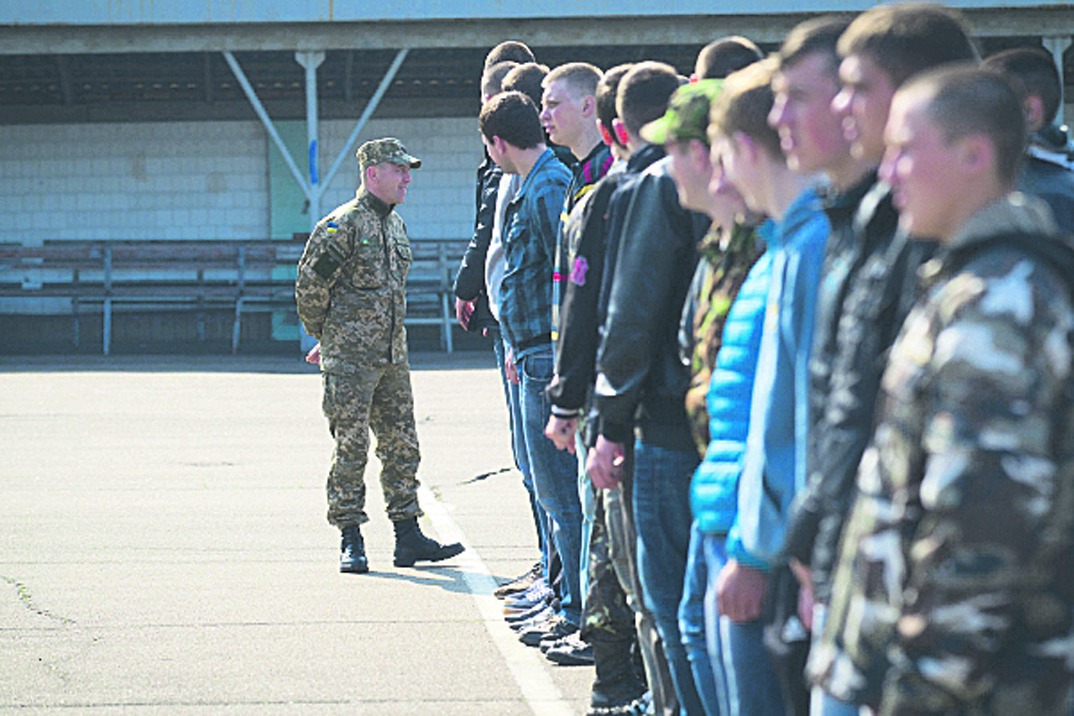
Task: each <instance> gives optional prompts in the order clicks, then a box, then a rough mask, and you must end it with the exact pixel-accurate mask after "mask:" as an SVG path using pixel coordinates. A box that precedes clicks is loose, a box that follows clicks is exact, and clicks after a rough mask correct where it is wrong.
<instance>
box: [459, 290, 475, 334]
mask: <svg viewBox="0 0 1074 716" xmlns="http://www.w3.org/2000/svg"><path fill="white" fill-rule="evenodd" d="M475 304H476V301H464V300H462V299H461V298H456V299H455V320H456V321H458V322H459V325H460V326H462V327H463V328H464V329H467V330H469V328H470V317H471V316H473V315H474V305H475Z"/></svg>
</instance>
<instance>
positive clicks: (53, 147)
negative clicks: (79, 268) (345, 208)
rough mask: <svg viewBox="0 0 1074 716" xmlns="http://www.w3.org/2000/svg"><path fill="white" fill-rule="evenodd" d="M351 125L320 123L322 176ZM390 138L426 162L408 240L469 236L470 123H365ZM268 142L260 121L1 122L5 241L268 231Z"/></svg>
mask: <svg viewBox="0 0 1074 716" xmlns="http://www.w3.org/2000/svg"><path fill="white" fill-rule="evenodd" d="M353 126H354V125H353V123H352V122H341V121H334V122H323V123H321V141H320V146H321V147H322V148H323V150H322V156H321V160H320V161H321V167H322V172H324V171H327V168H328V167H329V166H330V165H331V163H332V161H333V160H334V159H335V156H336V154H337V153H338V152H339V151H340V148H341V145H342V143H343V142H344V141H345V140H346V138H347V136H348V135H349V134H350V132H351V130H352V129H353ZM386 134H392V135H395V136H398V137H399V138H400V139H402V140H403V142H404V143H405V144H406V145H407V147H408V149H409V150H410V151H411V152H412V153H414V154H416V155H418V156H419V157H421V158H422V159H423V160H424V166H423V168H422V169H420V170H418V171H416V172H415V179H414V183H413V185H412V189H411V192H410V195H409V198H408V200H407V204H406V205H405V206H404V207H402V208H401V209H400V213H401V214H402V215H403V217H404V218H405V220H406V222H407V225H408V227H409V229H410V234H411V236H412V237H414V238H419V239H420V238H464V237H468V236H469V234H470V231H471V229H472V225H473V211H474V209H473V201H474V191H473V181H474V168H475V167H476V166H477V164H478V162H479V161H480V159H481V151H480V139H479V138H478V134H477V123H476V120H475V119H469V118H467V119H457V118H456V119H414V120H391V121H384V120H382V121H371V122H370V123H369V124H368V125H367V126H366V128H365V131H364V133H363V135H362V136H361V137H360V138H359V142H361V141H364V140H365V139H368V138H372V137H376V136H384V135H386ZM269 141H270V140H269V139H268V137H267V135H266V133H265V131H264V129H263V128H262V126H261V125H260V124H259V123H257V122H204V123H202V122H198V123H193V122H190V123H158V124H87V125H22V126H2V127H0V177H2V181H0V241H17V242H21V243H32V242H35V241H41V240H44V239H72V240H73V239H228V238H235V239H262V238H267V237H268V232H269V213H270V207H269V192H268V169H267V166H268V142H269ZM296 161H297V163H298V165H299V166H300V167H301V166H305V162H304V161H303V157H296ZM357 175H358V171H357V162H356V161H354V160H352V159H350V160H348V161H347V162H346V163H345V164H344V165H343V168H342V169H340V171H339V173H338V174H337V175H336V177H335V179H334V181H333V182H332V184H331V185H329V188H328V190H327V191H326V193H325V196H324V197H323V199H322V205H321V213H322V214H323V213H327V212H328V211H329V210H331V209H332V208H333V207H335V206H336V205H338V204H341V203H343V202H345V201H347V200H348V199H349V198H350V197H351V196H353V193H354V189H355V186H356V182H357Z"/></svg>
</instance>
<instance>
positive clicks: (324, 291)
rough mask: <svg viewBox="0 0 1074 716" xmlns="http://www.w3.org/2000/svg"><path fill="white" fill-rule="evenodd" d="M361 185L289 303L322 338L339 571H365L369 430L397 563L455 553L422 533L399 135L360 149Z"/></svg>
mask: <svg viewBox="0 0 1074 716" xmlns="http://www.w3.org/2000/svg"><path fill="white" fill-rule="evenodd" d="M357 156H358V162H359V166H360V168H361V174H362V186H361V187H359V189H358V191H357V193H356V195H355V198H354V199H353V200H352V201H349V202H347V203H346V204H343V205H342V206H340V207H338V208H336V209H335V210H334V211H333V212H332V213H331V214H329V215H328V216H326V217H325V218H324V219H322V220H321V221H320V222H319V223H318V224H317V226H316V227H315V228H314V230H313V232H312V233H311V234H310V239H309V242H308V243H307V244H306V249H305V251H304V252H303V254H302V258H301V260H300V261H299V264H298V278H297V281H296V283H295V300H296V303H297V306H298V315H299V318H300V319H301V320H302V323H303V325H305V327H306V330H307V331H308V332H309V334H310V335H311V336H313V337H315V338H316V339H317V340H318V341H320V343H319V345H318V346H317V347H316V348H314V352H313V353H312V354H311V355H312V361H314V362H316V361H318V360H319V362H320V366H321V372H322V380H323V383H324V401H323V409H324V414H325V417H326V418H328V428H329V430H330V431H331V433H332V437H333V438H335V441H336V447H335V452H334V454H333V456H332V467H331V469H330V470H329V474H328V488H327V491H328V521H329V522H330V523H331V524H333V525H335V526H336V527H338V528H339V529H340V530H341V531H342V533H343V538H342V545H341V554H340V563H339V568H340V571H341V572H367V571H369V566H368V562H367V559H366V555H365V545H364V542H363V539H362V535H361V531H360V525H361V524H362V523H364V522H367V521H368V520H369V517H368V515H366V513H365V479H364V473H365V465H366V459H367V455H368V452H369V430H370V428H372V430H373V434H374V435H376V437H377V457H378V458H379V459H380V462H381V465H382V466H383V467H382V470H381V474H380V484H381V489H382V490H383V491H384V500H385V502H387V507H388V518H389V519H390V520H391V521H392V522H393V523H394V526H395V533H396V549H395V565H396V566H399V567H403V566H411V565H413V564H414V562H415V561H416V560H430V561H439V560H442V559H447V558H448V557H452V556H454V555H456V554H458V553H459V552H461V551H462V549H463V548H462V546H461V545H459V544H452V545H446V546H442V545H440V544H438V543H436V542H435V541H433V540H431V539H429V538H427V537H425V536H424V535H422V534H421V530H420V529H419V528H418V523H417V518H418V517H419V516H420V515H421V514H422V512H421V508H420V507H419V506H418V495H417V490H418V479H417V471H418V462H419V461H420V459H421V455H420V453H419V452H418V436H417V431H416V429H415V427H414V399H413V395H412V393H411V387H410V366H409V363H408V360H407V343H406V329H405V327H404V325H403V322H404V319H405V317H406V279H407V273H408V272H409V270H410V261H411V250H410V241H409V239H408V238H407V233H406V226H405V224H404V223H403V220H402V219H401V218H400V217H399V215H398V214H396V213H395V205H397V204H401V203H403V201H404V200H405V199H406V192H407V188H408V185H409V184H410V170H411V169H412V168H415V169H416V168H417V167H420V166H421V161H420V160H419V159H418V158H417V157H414V156H411V155H410V154H408V153H407V151H406V148H405V147H403V145H402V144H401V143H400V142H399V140H397V139H393V138H385V139H375V140H372V141H369V142H366V143H365V144H363V145H362V146H361V147H359V148H358V154H357Z"/></svg>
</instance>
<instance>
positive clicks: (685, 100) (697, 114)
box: [641, 80, 723, 144]
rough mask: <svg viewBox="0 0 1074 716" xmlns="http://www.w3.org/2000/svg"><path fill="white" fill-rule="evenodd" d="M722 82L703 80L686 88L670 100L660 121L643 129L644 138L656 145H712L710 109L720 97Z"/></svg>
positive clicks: (651, 123) (673, 95)
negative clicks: (690, 142)
mask: <svg viewBox="0 0 1074 716" xmlns="http://www.w3.org/2000/svg"><path fill="white" fill-rule="evenodd" d="M722 85H723V82H722V81H721V80H700V81H698V82H691V83H690V84H685V85H683V86H682V87H679V89H677V90H675V93H674V94H672V95H671V99H670V100H668V109H667V112H665V113H664V116H663V117H661V118H660V119H657V120H654V121H652V122H649V123H648V124H646V125H645V126H644V127H642V128H641V138H642V139H644V140H645V141H647V142H652V143H653V144H664V143H666V142H678V141H685V140H690V139H697V140H700V141H701V142H704V143H705V144H708V143H709V140H708V136H707V135H706V133H705V130H706V129H708V126H709V105H710V104H712V101H713V100H714V99H716V97H717V96H718V95H719V94H720V87H721V86H722Z"/></svg>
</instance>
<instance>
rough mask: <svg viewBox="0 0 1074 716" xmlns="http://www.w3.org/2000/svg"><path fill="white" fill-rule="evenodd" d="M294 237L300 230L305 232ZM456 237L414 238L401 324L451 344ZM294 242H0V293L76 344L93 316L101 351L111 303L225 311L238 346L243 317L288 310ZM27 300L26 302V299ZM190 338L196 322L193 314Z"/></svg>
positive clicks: (107, 347) (108, 337)
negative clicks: (59, 319) (63, 330)
mask: <svg viewBox="0 0 1074 716" xmlns="http://www.w3.org/2000/svg"><path fill="white" fill-rule="evenodd" d="M295 238H299V239H304V238H305V236H304V235H296V237H295ZM465 245H466V244H465V242H464V241H414V242H413V249H414V263H413V265H412V267H411V276H410V283H409V285H408V303H409V309H410V310H409V311H408V318H407V323H408V324H414V325H436V326H439V327H440V329H441V338H442V345H443V346H444V347H445V348H446V349H447V350H448V351H451V350H452V348H453V344H452V338H451V324H452V323H453V322H454V306H453V303H454V302H453V300H452V298H451V285H452V278H453V276H454V269H455V267H457V265H458V259H459V257H461V255H462V251H463V249H464V248H465ZM302 247H303V243H302V242H301V241H254V240H250V241H244V240H218V241H212V240H209V241H204V240H196V241H195V240H190V241H187V240H183V241H157V240H123V241H46V242H44V243H43V244H40V245H34V246H26V245H21V244H14V243H0V299H3V300H4V302H5V305H6V306H8V307H9V308H10V307H11V306H16V308H15V309H14V310H15V311H18V312H27V313H34V312H36V313H50V314H54V315H55V314H67V313H69V314H70V315H71V316H72V318H73V322H72V334H73V335H72V341H73V343H74V345H75V346H76V347H77V345H78V344H79V337H80V335H79V334H80V330H81V326H80V318H81V317H83V316H86V315H89V314H98V315H100V316H101V317H102V352H103V353H104V354H105V355H108V354H109V353H110V351H111V343H112V319H113V315H114V314H115V313H116V312H118V311H124V310H139V311H155V310H159V311H161V312H164V311H190V312H197V313H198V314H199V316H203V315H204V312H205V311H206V310H209V309H217V310H220V309H226V310H230V311H233V312H234V319H233V322H232V331H231V351H232V353H237V352H238V350H239V338H240V335H241V326H242V319H243V316H244V315H246V314H249V313H253V312H265V311H290V312H292V313H293V312H294V310H295V308H294V276H295V273H294V268H295V265H296V264H297V263H298V259H299V256H300V255H301V253H302ZM31 305H33V306H34V308H33V309H32V310H31V309H28V308H27V307H29V306H31ZM199 338H201V339H202V340H204V326H203V323H202V322H201V321H199Z"/></svg>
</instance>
